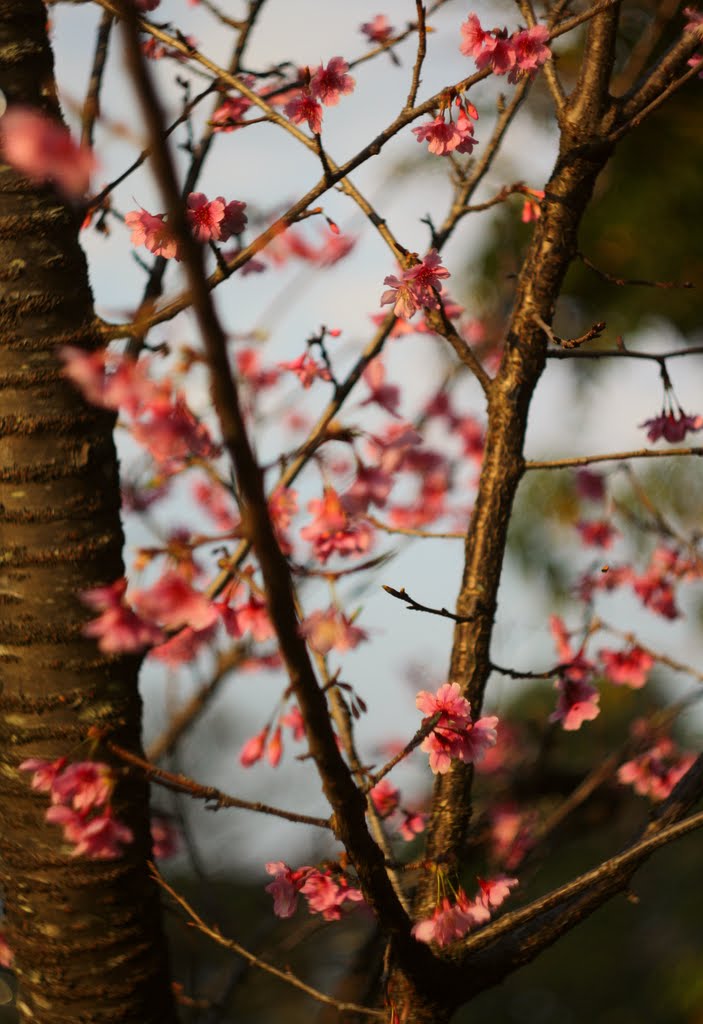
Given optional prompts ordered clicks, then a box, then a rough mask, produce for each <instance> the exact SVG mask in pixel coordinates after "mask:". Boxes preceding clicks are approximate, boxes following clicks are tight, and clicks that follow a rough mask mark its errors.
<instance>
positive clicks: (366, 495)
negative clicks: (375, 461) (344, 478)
mask: <svg viewBox="0 0 703 1024" xmlns="http://www.w3.org/2000/svg"><path fill="white" fill-rule="evenodd" d="M392 488H393V478H392V477H391V475H390V474H389V473H386V472H384V471H383V470H382V469H379V468H378V467H375V466H366V465H364V464H363V463H362V462H359V463H358V464H357V468H356V477H355V479H354V483H353V484H352V485H351V487H350V488H349V490H348V491H345V492H344V494H343V495H342V505H343V506H344V508H345V510H346V511H347V512H348V513H349V514H350V515H352V516H356V515H361V514H363V513H364V512H366V510H367V509H368V507H369V505H376V507H377V508H383V507H384V506H385V504H386V501H387V499H388V495H389V494H390V492H391V490H392Z"/></svg>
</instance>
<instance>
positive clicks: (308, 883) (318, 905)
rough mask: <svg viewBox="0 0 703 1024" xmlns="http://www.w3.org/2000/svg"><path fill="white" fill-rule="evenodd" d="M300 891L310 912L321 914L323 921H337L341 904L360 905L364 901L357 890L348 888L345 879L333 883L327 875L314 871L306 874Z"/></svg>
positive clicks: (340, 914)
mask: <svg viewBox="0 0 703 1024" xmlns="http://www.w3.org/2000/svg"><path fill="white" fill-rule="evenodd" d="M300 891H301V893H302V894H303V896H305V899H306V900H307V901H308V907H309V908H310V910H312V911H314V912H315V913H317V914H322V916H323V918H324V919H325V921H339V920H340V918H341V916H342V911H341V907H342V904H343V903H346V902H347V901H351V902H352V903H361V902H363V899H364V897H363V895H362V893H361V892H360V891H359V889H355V888H353V887H352V886H350V885H349V883H348V882H347V880H346V878H344V877H340V878H339V879H337V880H336V881H335V880H334V879H333V878H331V877H330V876H329V875H328V874H325V873H323V872H321V871H317V870H314V869H313V870H312V871H311V872H310V873H309V874H308V876H307V878H306V879H305V881H304V883H303V884H302V885H301V887H300Z"/></svg>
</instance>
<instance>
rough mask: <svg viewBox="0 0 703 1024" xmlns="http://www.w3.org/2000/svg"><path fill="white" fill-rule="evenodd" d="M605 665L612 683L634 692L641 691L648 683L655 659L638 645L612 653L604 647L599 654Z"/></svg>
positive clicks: (604, 668)
mask: <svg viewBox="0 0 703 1024" xmlns="http://www.w3.org/2000/svg"><path fill="white" fill-rule="evenodd" d="M598 656H599V658H600V660H601V662H602V664H603V671H604V673H605V675H606V677H607V678H608V679H609V680H610V682H611V683H615V685H616V686H629V687H631V689H633V690H639V689H641V688H642V687H643V686H644V684H645V683H646V682H647V676H648V674H649V670H650V669H651V667H652V665H653V664H654V658H653V657H652V655H651V654H648V653H647V651H643V650H642V648H641V647H637V646H636V645H634V646H632V647H630V649H629V650H627V651H611V650H610V649H609V648H607V647H604V648H602V650H600V651H599V652H598Z"/></svg>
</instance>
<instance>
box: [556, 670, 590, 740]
mask: <svg viewBox="0 0 703 1024" xmlns="http://www.w3.org/2000/svg"><path fill="white" fill-rule="evenodd" d="M554 686H555V688H556V689H557V690H558V691H559V699H558V701H557V706H556V710H555V711H553V712H552V714H551V715H550V716H549V721H550V722H561V726H562V729H565V730H566V731H567V732H573V731H575V730H576V729H580V728H581V726H582V725H583V723H584V722H591V721H592V720H593V719H594V718H597V717H598V715H599V714H600V708H599V707H598V701H599V700H600V694H599V693H598V690H596V688H595V687H594V686H591V684H590V683H586V682H584V681H583V680H577V679H569V678H567V677H566V676H560V677H559V678H558V679H557V681H556V682H555V684H554Z"/></svg>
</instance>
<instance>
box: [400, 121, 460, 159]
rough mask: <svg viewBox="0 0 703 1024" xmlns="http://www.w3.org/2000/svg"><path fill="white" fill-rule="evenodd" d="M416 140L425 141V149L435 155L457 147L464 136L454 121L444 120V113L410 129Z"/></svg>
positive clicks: (441, 154)
mask: <svg viewBox="0 0 703 1024" xmlns="http://www.w3.org/2000/svg"><path fill="white" fill-rule="evenodd" d="M412 132H413V135H416V136H417V141H418V142H426V143H427V149H428V150H429V152H430V153H434V154H435V156H446V155H447V153H451V152H452V151H453V150H455V149H456V148H457V146H459V145H460V144H461V143H462V142H463V141H464V137H463V136H462V133H461V132H460V131H459V129H458V128H457V126H456V125H455V124H454V122H453V121H452V120H451V119H450V120H449V121H445V119H444V114H438V115H437V116H436V117H435V119H434V120H433V121H430V122H429V123H427V124H421V125H418V127H417V128H413V129H412Z"/></svg>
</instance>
